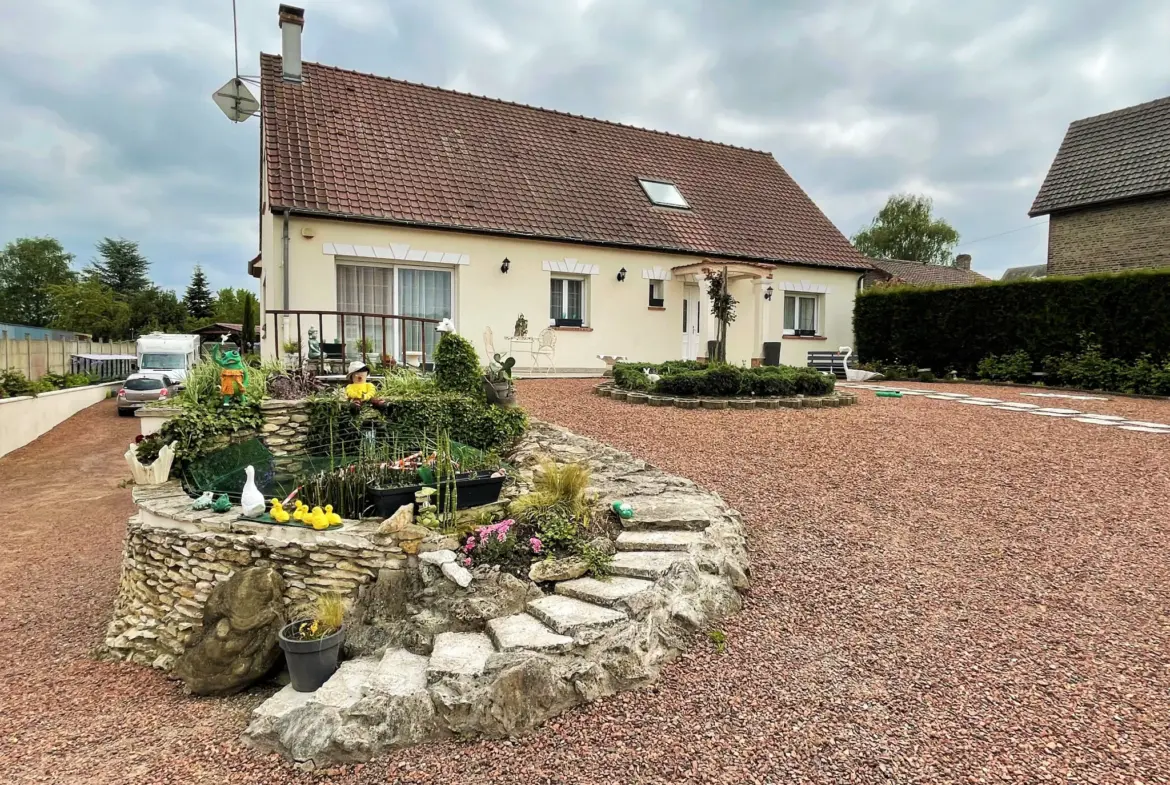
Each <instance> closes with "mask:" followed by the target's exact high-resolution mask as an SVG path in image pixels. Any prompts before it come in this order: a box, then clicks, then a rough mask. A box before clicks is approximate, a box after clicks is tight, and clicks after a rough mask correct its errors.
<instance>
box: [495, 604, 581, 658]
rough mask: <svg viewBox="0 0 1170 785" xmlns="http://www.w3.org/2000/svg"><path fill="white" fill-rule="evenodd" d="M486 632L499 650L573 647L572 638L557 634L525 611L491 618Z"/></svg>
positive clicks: (537, 649) (540, 649) (547, 649)
mask: <svg viewBox="0 0 1170 785" xmlns="http://www.w3.org/2000/svg"><path fill="white" fill-rule="evenodd" d="M487 632H488V635H489V636H490V637H491V639H492V641H493V642H494V643H495V644H496V648H497V649H499V650H500V651H512V650H513V649H530V650H532V651H567V650H568V649H571V648H573V639H572V638H570V637H568V636H567V635H557V634H556V633H555V632H553V631H552V630H550V629H549V628H548V627H545V626H544V625H543V624H541V623H540V620H539V619H537V618H535V617H534V616H530V615H529V614H527V613H517V614H515V615H513V616H504V617H502V618H499V619H492V620H491V621H489V622H488V623H487Z"/></svg>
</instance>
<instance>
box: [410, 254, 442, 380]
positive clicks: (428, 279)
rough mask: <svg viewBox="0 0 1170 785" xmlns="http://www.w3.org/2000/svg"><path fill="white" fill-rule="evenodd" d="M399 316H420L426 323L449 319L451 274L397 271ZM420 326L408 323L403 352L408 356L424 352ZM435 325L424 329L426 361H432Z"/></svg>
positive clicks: (435, 333) (428, 271) (420, 354)
mask: <svg viewBox="0 0 1170 785" xmlns="http://www.w3.org/2000/svg"><path fill="white" fill-rule="evenodd" d="M398 313H399V314H400V315H402V316H421V317H423V318H425V319H450V318H451V271H450V270H416V269H413V268H409V267H401V268H398ZM422 327H423V325H421V324H419V323H417V322H408V323H407V325H406V351H407V352H408V353H410V354H412V355H413V354H414V353H416V352H417V353H418V356H419V357H421V356H422V351H423V335H424V331H423V330H422ZM435 327H436V325H433V324H428V325H426V331H425V334H426V354H427V357H426V360H427V362H431V360H432V359H433V358H434V352H435V345H436V344H438V342H439V334H438V333H437V332H435Z"/></svg>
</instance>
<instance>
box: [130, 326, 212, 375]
mask: <svg viewBox="0 0 1170 785" xmlns="http://www.w3.org/2000/svg"><path fill="white" fill-rule="evenodd" d="M197 362H199V336H198V335H167V334H165V333H151V334H150V335H144V336H142V337H141V338H139V339H138V372H139V373H154V374H166V375H167V376H170V377H171V378H172V379H177V380H179V381H183V380H185V379H186V378H187V371H188V369H190V368H191V366H193V365H195V363H197Z"/></svg>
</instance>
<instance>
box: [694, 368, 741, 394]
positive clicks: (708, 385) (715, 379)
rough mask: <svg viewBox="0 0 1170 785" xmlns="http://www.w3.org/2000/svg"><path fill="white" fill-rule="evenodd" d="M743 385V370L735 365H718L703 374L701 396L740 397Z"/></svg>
mask: <svg viewBox="0 0 1170 785" xmlns="http://www.w3.org/2000/svg"><path fill="white" fill-rule="evenodd" d="M742 383H743V369H742V368H736V367H735V366H734V365H716V366H713V367H711V368H710V369H709V370H707V371H704V372H703V379H702V381H701V382H700V384H699V391H698V394H699V395H718V396H730V395H739V388H740V385H741V384H742Z"/></svg>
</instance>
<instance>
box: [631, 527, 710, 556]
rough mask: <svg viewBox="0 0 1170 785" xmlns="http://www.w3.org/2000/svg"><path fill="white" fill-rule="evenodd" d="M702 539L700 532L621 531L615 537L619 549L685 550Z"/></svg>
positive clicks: (663, 530)
mask: <svg viewBox="0 0 1170 785" xmlns="http://www.w3.org/2000/svg"><path fill="white" fill-rule="evenodd" d="M702 541H703V533H702V532H693V531H672V530H670V529H662V530H653V531H630V532H622V533H621V534H619V535H618V538H617V549H618V550H619V551H685V550H687V549H688V548H690V547H691V546H692V545H698V544H699V543H701V542H702Z"/></svg>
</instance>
